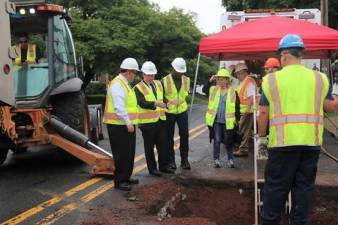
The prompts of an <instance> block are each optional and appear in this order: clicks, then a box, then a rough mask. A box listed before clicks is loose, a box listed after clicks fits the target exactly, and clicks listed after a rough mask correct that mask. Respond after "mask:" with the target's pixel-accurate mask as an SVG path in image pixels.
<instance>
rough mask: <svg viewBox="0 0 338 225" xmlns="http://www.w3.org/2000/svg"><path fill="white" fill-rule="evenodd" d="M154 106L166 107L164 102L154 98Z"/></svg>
mask: <svg viewBox="0 0 338 225" xmlns="http://www.w3.org/2000/svg"><path fill="white" fill-rule="evenodd" d="M155 106H156V107H160V108H166V107H167V104H165V103H164V102H162V101H159V100H156V101H155Z"/></svg>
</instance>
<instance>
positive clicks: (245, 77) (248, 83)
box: [234, 63, 257, 157]
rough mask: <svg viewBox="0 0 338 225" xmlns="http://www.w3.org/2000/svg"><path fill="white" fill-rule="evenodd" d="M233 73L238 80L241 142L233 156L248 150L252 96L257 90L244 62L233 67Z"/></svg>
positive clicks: (251, 123) (244, 153) (245, 152)
mask: <svg viewBox="0 0 338 225" xmlns="http://www.w3.org/2000/svg"><path fill="white" fill-rule="evenodd" d="M235 75H236V77H237V79H238V80H239V81H240V84H239V87H238V88H237V92H238V95H239V99H240V102H241V104H240V111H241V119H240V121H239V132H240V133H241V135H242V142H241V144H240V146H239V148H238V150H237V151H236V152H234V156H237V157H239V156H247V155H248V152H249V139H250V134H251V132H252V127H253V109H252V105H253V98H254V95H255V91H256V90H257V87H256V82H255V80H254V79H253V78H251V77H250V76H249V72H248V67H247V66H246V64H245V63H238V64H237V65H236V67H235Z"/></svg>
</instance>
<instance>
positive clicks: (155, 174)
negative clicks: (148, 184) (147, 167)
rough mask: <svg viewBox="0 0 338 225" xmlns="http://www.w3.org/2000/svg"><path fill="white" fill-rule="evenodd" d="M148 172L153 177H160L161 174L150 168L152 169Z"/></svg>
mask: <svg viewBox="0 0 338 225" xmlns="http://www.w3.org/2000/svg"><path fill="white" fill-rule="evenodd" d="M149 174H151V175H153V176H155V177H161V176H162V174H161V173H160V171H158V170H152V171H150V172H149Z"/></svg>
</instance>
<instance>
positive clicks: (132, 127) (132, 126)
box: [127, 124, 135, 133]
mask: <svg viewBox="0 0 338 225" xmlns="http://www.w3.org/2000/svg"><path fill="white" fill-rule="evenodd" d="M127 129H128V132H129V133H134V131H135V128H134V125H133V124H129V125H127Z"/></svg>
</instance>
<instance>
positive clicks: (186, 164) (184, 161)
mask: <svg viewBox="0 0 338 225" xmlns="http://www.w3.org/2000/svg"><path fill="white" fill-rule="evenodd" d="M181 167H182V169H184V170H190V169H191V166H190V163H189V161H188V159H182V161H181Z"/></svg>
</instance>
